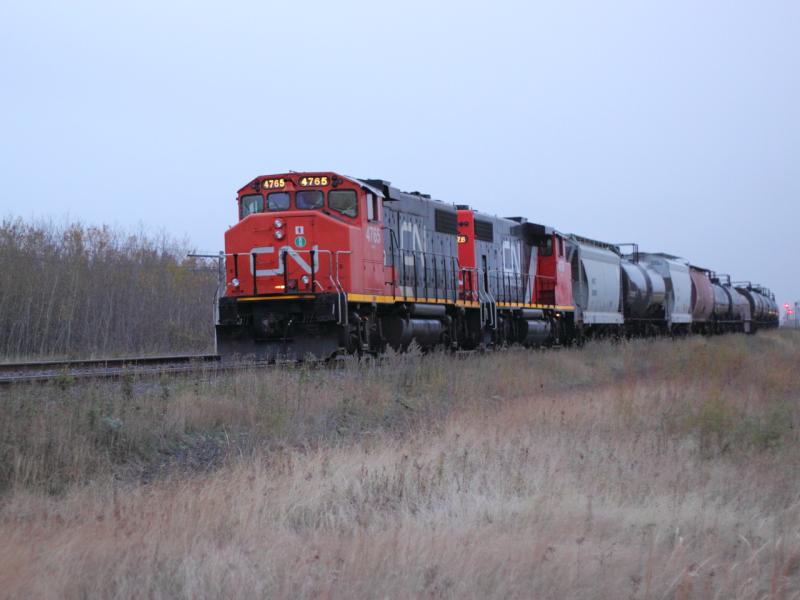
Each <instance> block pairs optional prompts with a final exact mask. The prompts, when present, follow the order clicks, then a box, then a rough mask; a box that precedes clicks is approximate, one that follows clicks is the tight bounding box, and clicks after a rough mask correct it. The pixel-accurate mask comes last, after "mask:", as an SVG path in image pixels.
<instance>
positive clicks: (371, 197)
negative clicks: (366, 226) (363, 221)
mask: <svg viewBox="0 0 800 600" xmlns="http://www.w3.org/2000/svg"><path fill="white" fill-rule="evenodd" d="M380 219H381V216H380V212H379V208H378V197H377V196H376V195H375V194H367V220H368V221H380Z"/></svg>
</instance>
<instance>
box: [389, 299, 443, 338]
mask: <svg viewBox="0 0 800 600" xmlns="http://www.w3.org/2000/svg"><path fill="white" fill-rule="evenodd" d="M446 318H447V317H446V316H445V309H444V306H441V305H430V304H412V305H411V306H409V307H408V311H407V314H399V313H398V314H393V315H387V316H385V317H383V319H382V324H383V335H384V337H385V338H386V340H387V341H388V342H389V344H391V345H392V347H394V348H398V349H399V348H407V347H408V345H409V344H410V343H411V342H412V340H413V341H416V343H417V344H419V346H420V347H421V348H432V347H433V346H435V345H436V344H438V343H439V342H440V341H442V336H443V335H444V333H445V331H446V326H445V323H444V321H445V320H446Z"/></svg>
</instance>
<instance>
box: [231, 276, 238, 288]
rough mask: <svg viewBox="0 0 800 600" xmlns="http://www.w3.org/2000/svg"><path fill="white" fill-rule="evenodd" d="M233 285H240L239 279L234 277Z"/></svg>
mask: <svg viewBox="0 0 800 600" xmlns="http://www.w3.org/2000/svg"><path fill="white" fill-rule="evenodd" d="M231 285H232V286H233V287H239V280H238V279H236V278H235V277H234V278H233V279H231Z"/></svg>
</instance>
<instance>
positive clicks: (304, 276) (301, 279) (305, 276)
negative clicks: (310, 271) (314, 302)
mask: <svg viewBox="0 0 800 600" xmlns="http://www.w3.org/2000/svg"><path fill="white" fill-rule="evenodd" d="M300 281H302V282H303V285H308V282H309V279H308V275H303V276H302V277H301V278H300Z"/></svg>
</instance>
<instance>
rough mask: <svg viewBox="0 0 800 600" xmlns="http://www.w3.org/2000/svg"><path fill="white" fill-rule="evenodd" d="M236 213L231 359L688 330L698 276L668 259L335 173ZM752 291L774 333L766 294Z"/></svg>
mask: <svg viewBox="0 0 800 600" xmlns="http://www.w3.org/2000/svg"><path fill="white" fill-rule="evenodd" d="M236 199H237V206H238V210H239V222H238V223H237V224H236V225H234V226H233V227H231V228H230V229H228V231H227V232H226V233H225V273H226V278H225V282H224V293H223V294H222V295H221V297H220V299H219V311H218V314H219V317H218V323H217V327H216V330H217V346H218V351H219V352H220V353H221V354H222V355H225V356H228V355H255V356H257V357H259V358H262V359H276V358H278V357H288V358H294V359H299V358H303V357H305V356H306V355H308V354H311V355H313V356H316V357H330V356H333V355H336V354H337V353H372V354H376V353H380V352H382V351H383V350H384V349H386V348H387V347H392V348H395V349H400V350H402V349H405V348H407V347H408V346H409V345H410V344H412V343H415V344H417V345H418V346H420V347H422V348H423V349H427V348H432V347H435V346H442V347H448V348H453V349H456V348H464V349H475V348H486V347H493V346H498V345H506V344H521V345H524V346H547V345H554V344H561V345H567V344H571V343H575V342H580V341H581V340H583V339H584V338H585V337H586V336H592V335H608V334H610V335H647V334H654V333H673V334H674V333H683V332H687V331H688V330H689V329H690V328H691V327H692V323H693V321H692V318H693V314H694V310H695V309H694V308H693V304H692V298H694V296H692V289H693V288H692V283H693V282H694V280H695V277H696V275H694V274H693V273H694V272H693V271H691V270H690V267H689V265H688V263H687V262H686V261H684V260H682V259H679V258H677V257H674V256H671V255H667V254H658V253H639V252H638V248H637V249H636V250H635V252H634V253H633V254H629V255H625V254H623V253H622V252H621V249H620V246H619V245H614V244H607V243H604V242H599V241H595V240H590V239H587V238H583V237H581V236H577V235H566V234H563V233H561V232H559V231H557V230H555V229H553V228H552V227H548V226H546V225H541V224H537V223H533V222H530V221H528V220H527V219H526V218H525V217H511V218H500V217H496V216H493V215H489V214H485V213H482V212H479V211H476V210H473V209H471V208H470V207H468V206H465V205H458V204H455V205H454V204H447V203H445V202H442V201H440V200H435V199H432V198H431V197H430V196H428V195H427V194H423V193H420V192H403V191H401V190H399V189H397V188H395V187H393V186H392V185H391V184H390V183H389V182H387V181H383V180H379V179H356V178H352V177H345V176H342V175H339V174H336V173H332V172H315V173H294V172H290V173H283V174H277V175H268V176H260V177H256V178H255V179H253V180H252V181H251V182H249V183H248V184H247V185H246V186H244V187H243V188H241V189H240V190H239V192H238V194H237V198H236ZM709 282H711V280H710V279H709ZM728 283H730V282H729V281H728ZM712 285H713V282H712ZM743 285H744V288H743V289H746V290H748V292H747V293H744V292H741V297H742V300H743V301H747V306H748V307H749V308H750V309H751V312H752V311H759V312H758V314H759V319H760V320H759V321H758V323H759V324H763V326H770V325H769V323H771V321H769V319H770V318H771V312H770V311H771V305H769V306H768V302H766V301H765V299H766V298H767V296H766V295H765V294H768V292H765V290H763V289H762V288H758V287H757V286H751V285H749V284H743ZM735 289H738V288H733V287H732V286H730V285H727V286H726V287H725V290H728V293H730V290H734V291H735ZM706 291H707V290H706ZM748 294H749V296H748ZM703 299H704V301H707V300H708V298H706V297H705V296H703ZM773 304H774V301H773ZM753 307H755V308H753ZM695 308H696V307H695ZM715 308H716V307H715ZM699 310H700V309H699V308H698V309H697V311H699ZM703 314H705V313H703ZM713 314H716V313H713ZM732 314H733V313H731V312H730V311H729V313H726V318H728V317H731V316H732Z"/></svg>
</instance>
